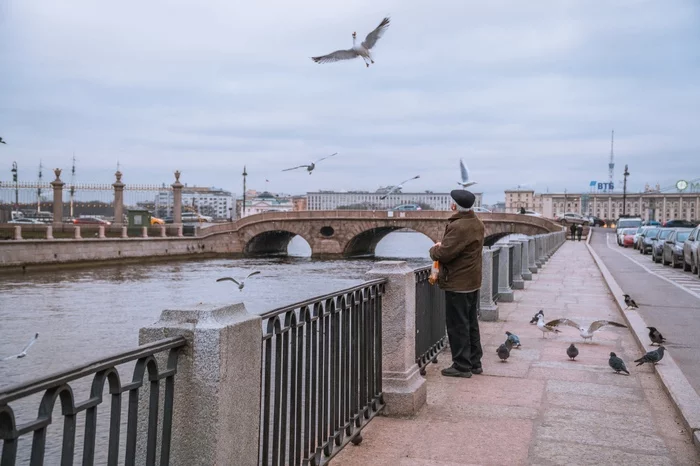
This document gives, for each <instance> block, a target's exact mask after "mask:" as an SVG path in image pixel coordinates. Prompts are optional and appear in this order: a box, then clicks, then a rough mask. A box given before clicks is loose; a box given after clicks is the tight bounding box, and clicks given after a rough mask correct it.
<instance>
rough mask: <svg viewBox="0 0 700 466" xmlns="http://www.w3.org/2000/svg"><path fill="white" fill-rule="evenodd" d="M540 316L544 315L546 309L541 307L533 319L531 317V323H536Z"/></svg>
mask: <svg viewBox="0 0 700 466" xmlns="http://www.w3.org/2000/svg"><path fill="white" fill-rule="evenodd" d="M539 316H542V317H544V310H542V309H540V310H539V311H537V314H535V316H534V317H533V318H532V319H530V323H531V324H536V323H537V320H538V319H539Z"/></svg>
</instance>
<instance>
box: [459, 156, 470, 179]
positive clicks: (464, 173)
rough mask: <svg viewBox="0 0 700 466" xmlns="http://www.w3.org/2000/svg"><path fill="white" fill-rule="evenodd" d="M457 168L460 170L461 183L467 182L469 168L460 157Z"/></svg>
mask: <svg viewBox="0 0 700 466" xmlns="http://www.w3.org/2000/svg"><path fill="white" fill-rule="evenodd" d="M459 170H460V171H461V172H462V183H467V182H468V181H469V170H468V169H467V166H466V165H464V160H462V159H459Z"/></svg>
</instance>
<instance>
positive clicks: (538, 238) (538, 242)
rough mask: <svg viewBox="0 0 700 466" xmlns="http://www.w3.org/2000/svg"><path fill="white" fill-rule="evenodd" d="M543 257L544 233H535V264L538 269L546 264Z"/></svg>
mask: <svg viewBox="0 0 700 466" xmlns="http://www.w3.org/2000/svg"><path fill="white" fill-rule="evenodd" d="M542 259H543V258H542V235H535V266H537V268H538V269H540V268H542V266H543V265H544V260H542Z"/></svg>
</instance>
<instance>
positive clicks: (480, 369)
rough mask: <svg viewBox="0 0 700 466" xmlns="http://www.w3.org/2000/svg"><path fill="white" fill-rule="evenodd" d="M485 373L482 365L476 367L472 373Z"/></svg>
mask: <svg viewBox="0 0 700 466" xmlns="http://www.w3.org/2000/svg"><path fill="white" fill-rule="evenodd" d="M483 373H484V369H482V368H481V367H477V368H476V369H472V374H476V375H479V374H483Z"/></svg>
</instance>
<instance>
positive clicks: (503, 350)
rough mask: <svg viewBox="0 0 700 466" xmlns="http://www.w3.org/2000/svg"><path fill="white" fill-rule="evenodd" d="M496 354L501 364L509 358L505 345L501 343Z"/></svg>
mask: <svg viewBox="0 0 700 466" xmlns="http://www.w3.org/2000/svg"><path fill="white" fill-rule="evenodd" d="M496 353H498V357H499V358H501V362H506V359H508V356H510V351H508V347H507V346H506V344H505V343H501V346H499V347H498V350H496Z"/></svg>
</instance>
